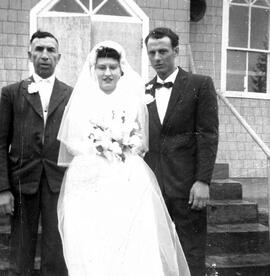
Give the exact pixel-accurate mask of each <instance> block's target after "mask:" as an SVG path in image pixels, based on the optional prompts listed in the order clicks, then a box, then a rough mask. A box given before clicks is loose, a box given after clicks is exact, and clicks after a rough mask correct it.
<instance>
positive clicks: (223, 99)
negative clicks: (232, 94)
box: [216, 91, 270, 238]
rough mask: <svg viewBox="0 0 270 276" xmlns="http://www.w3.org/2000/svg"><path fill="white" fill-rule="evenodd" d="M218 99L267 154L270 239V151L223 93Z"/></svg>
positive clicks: (219, 94) (218, 93) (269, 227)
mask: <svg viewBox="0 0 270 276" xmlns="http://www.w3.org/2000/svg"><path fill="white" fill-rule="evenodd" d="M216 93H217V95H218V97H219V98H220V99H221V100H222V101H223V103H224V104H225V105H226V106H227V107H228V108H229V109H230V111H231V112H232V113H233V115H234V116H235V117H236V118H237V120H238V121H239V122H240V124H241V125H242V126H243V127H244V128H245V129H246V130H247V132H248V134H249V135H250V136H251V137H252V139H253V140H254V141H255V143H256V144H257V145H258V146H259V147H260V148H261V150H262V151H263V152H264V153H265V155H266V158H267V184H268V185H267V187H268V232H269V238H270V149H269V147H268V146H267V145H266V144H265V143H264V142H263V140H262V139H261V138H260V137H259V136H258V135H257V133H256V132H255V131H254V130H253V128H252V127H251V126H250V125H249V124H248V123H247V122H246V120H245V119H244V118H243V117H242V116H241V115H240V114H239V112H238V111H237V110H236V109H235V107H234V106H233V105H232V104H231V103H230V102H229V100H228V99H227V98H226V97H225V96H224V95H223V93H221V92H220V91H216Z"/></svg>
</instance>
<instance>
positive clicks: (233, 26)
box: [222, 0, 270, 98]
mask: <svg viewBox="0 0 270 276" xmlns="http://www.w3.org/2000/svg"><path fill="white" fill-rule="evenodd" d="M269 14H270V1H269V0H224V14H223V24H225V26H223V30H224V32H223V55H222V62H223V65H225V64H226V66H222V68H226V71H225V70H224V72H223V73H222V89H223V90H225V91H226V92H227V94H229V95H230V96H241V97H255V98H263V97H266V98H267V97H269V98H270V93H269V92H268V91H269V89H270V83H269V79H270V76H269V69H268V68H269V65H270V63H269V60H270V56H269V54H270V52H269V23H270V16H269ZM226 18H227V19H226Z"/></svg>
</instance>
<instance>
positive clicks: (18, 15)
mask: <svg viewBox="0 0 270 276" xmlns="http://www.w3.org/2000/svg"><path fill="white" fill-rule="evenodd" d="M37 2H38V1H37V0H36V1H34V0H32V1H31V0H1V1H0V88H2V87H3V86H4V85H6V84H9V83H12V82H15V81H18V80H20V79H23V78H25V77H27V76H28V61H27V51H28V41H29V10H30V9H31V8H32V7H33V6H34V5H35V4H36V3H37Z"/></svg>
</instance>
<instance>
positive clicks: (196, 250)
mask: <svg viewBox="0 0 270 276" xmlns="http://www.w3.org/2000/svg"><path fill="white" fill-rule="evenodd" d="M165 202H166V203H167V206H168V210H169V213H170V215H171V217H172V220H173V221H174V223H175V225H176V231H177V234H178V237H179V240H180V242H181V245H182V248H183V251H184V253H185V256H186V259H187V262H188V265H189V269H190V273H191V276H205V273H206V269H205V250H206V234H207V217H206V208H205V209H203V210H201V211H195V210H192V209H191V208H190V206H189V204H188V201H187V200H182V199H173V200H168V199H167V198H166V199H165Z"/></svg>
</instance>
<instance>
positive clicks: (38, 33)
mask: <svg viewBox="0 0 270 276" xmlns="http://www.w3.org/2000/svg"><path fill="white" fill-rule="evenodd" d="M45 37H51V38H53V39H54V40H55V41H56V42H57V44H58V45H59V42H58V40H57V38H56V37H55V36H54V35H53V34H51V33H49V32H44V31H40V30H37V31H36V32H35V33H33V35H32V36H31V39H30V43H32V42H33V40H34V39H35V38H45Z"/></svg>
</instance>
